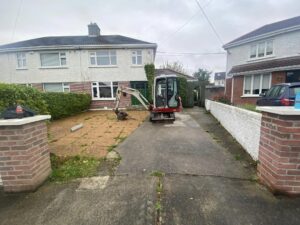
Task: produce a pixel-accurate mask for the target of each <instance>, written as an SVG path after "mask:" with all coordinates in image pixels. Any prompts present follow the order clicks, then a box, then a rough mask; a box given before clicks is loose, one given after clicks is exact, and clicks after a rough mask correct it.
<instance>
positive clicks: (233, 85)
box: [223, 16, 300, 105]
mask: <svg viewBox="0 0 300 225" xmlns="http://www.w3.org/2000/svg"><path fill="white" fill-rule="evenodd" d="M299 40H300V16H298V17H294V18H291V19H287V20H283V21H279V22H276V23H272V24H267V25H265V26H262V27H260V28H258V29H256V30H254V31H251V32H249V33H247V34H245V35H243V36H241V37H239V38H237V39H235V40H233V41H231V42H229V43H227V44H225V45H224V46H223V47H224V49H225V50H226V51H227V65H226V82H225V95H226V96H227V97H228V98H229V99H230V100H231V103H233V104H234V105H241V104H246V103H247V104H256V100H257V99H258V97H259V94H261V93H262V92H265V91H266V90H268V89H269V88H270V87H271V86H272V85H274V84H278V83H284V82H300V42H299ZM255 46H256V48H255ZM251 55H252V56H251ZM253 55H256V56H253ZM259 76H260V78H259ZM244 78H245V79H244ZM259 81H260V82H259ZM259 83H260V84H259ZM245 87H246V88H245Z"/></svg>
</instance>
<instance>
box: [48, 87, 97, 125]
mask: <svg viewBox="0 0 300 225" xmlns="http://www.w3.org/2000/svg"><path fill="white" fill-rule="evenodd" d="M42 96H43V99H44V100H45V101H46V103H47V105H48V110H49V112H50V115H51V117H52V119H54V120H55V119H59V118H63V117H67V116H71V115H74V114H76V113H79V112H82V111H84V110H87V109H89V107H90V104H91V96H90V95H89V94H75V93H56V92H46V93H42Z"/></svg>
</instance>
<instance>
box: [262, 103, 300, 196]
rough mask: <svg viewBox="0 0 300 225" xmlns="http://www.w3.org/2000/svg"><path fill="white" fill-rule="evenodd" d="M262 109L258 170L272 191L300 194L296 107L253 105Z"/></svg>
mask: <svg viewBox="0 0 300 225" xmlns="http://www.w3.org/2000/svg"><path fill="white" fill-rule="evenodd" d="M257 109H258V110H260V111H261V112H262V122H261V137H260V145H259V155H258V160H259V164H258V173H259V178H260V181H261V182H262V183H264V184H265V185H267V186H268V187H269V188H270V189H271V190H272V191H273V192H274V193H278V194H288V195H300V110H295V109H294V107H257Z"/></svg>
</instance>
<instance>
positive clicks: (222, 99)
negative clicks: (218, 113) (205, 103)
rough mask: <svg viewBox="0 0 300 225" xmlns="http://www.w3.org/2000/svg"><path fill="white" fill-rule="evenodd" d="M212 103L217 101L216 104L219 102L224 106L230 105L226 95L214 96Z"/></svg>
mask: <svg viewBox="0 0 300 225" xmlns="http://www.w3.org/2000/svg"><path fill="white" fill-rule="evenodd" d="M213 100H214V101H217V102H221V103H224V104H227V105H231V102H230V99H229V98H227V96H226V95H224V94H223V95H218V96H215V97H214V99H213Z"/></svg>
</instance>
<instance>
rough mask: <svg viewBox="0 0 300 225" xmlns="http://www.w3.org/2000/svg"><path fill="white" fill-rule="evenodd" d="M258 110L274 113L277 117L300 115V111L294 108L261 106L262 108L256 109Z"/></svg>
mask: <svg viewBox="0 0 300 225" xmlns="http://www.w3.org/2000/svg"><path fill="white" fill-rule="evenodd" d="M256 110H259V111H262V112H268V113H273V114H277V115H287V116H298V115H300V110H299V109H295V108H294V106H260V107H256Z"/></svg>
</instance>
